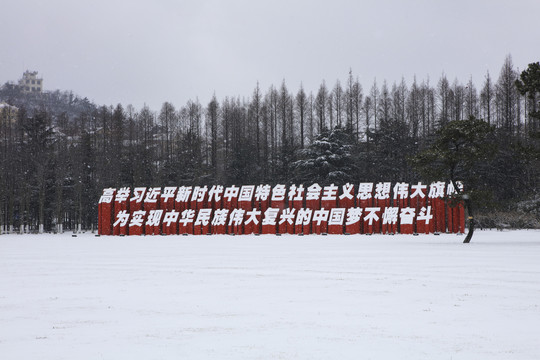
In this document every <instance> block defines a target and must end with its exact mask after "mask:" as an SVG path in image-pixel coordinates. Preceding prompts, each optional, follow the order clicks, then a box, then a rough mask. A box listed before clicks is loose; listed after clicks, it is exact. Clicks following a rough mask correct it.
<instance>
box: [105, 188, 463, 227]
mask: <svg viewBox="0 0 540 360" xmlns="http://www.w3.org/2000/svg"><path fill="white" fill-rule="evenodd" d="M458 186H460V187H461V184H458ZM455 195H456V189H455V187H454V184H453V183H445V182H442V181H439V182H434V183H432V184H430V185H427V184H422V183H417V184H408V183H403V182H398V183H395V184H392V183H390V182H380V183H360V184H358V186H355V185H354V184H349V183H347V184H345V185H342V186H337V185H334V184H331V185H328V186H320V185H319V184H312V185H311V186H309V187H304V186H303V185H298V186H296V185H290V186H289V187H287V186H285V185H281V184H278V185H275V186H274V187H271V186H270V185H257V186H255V185H243V186H235V185H231V186H229V187H224V186H222V185H213V186H211V187H208V186H207V185H205V186H180V187H176V186H172V187H165V188H163V189H162V188H159V187H154V188H146V187H136V188H134V189H130V188H120V189H113V188H107V189H104V190H103V195H102V196H101V197H100V199H99V225H98V231H99V234H100V235H159V234H166V235H174V234H193V235H201V234H323V233H324V234H326V233H328V234H374V233H383V234H396V233H402V234H413V233H426V234H427V233H442V232H453V233H463V232H464V231H465V211H464V207H463V203H462V202H460V201H457V200H456V199H455V197H454V196H455Z"/></svg>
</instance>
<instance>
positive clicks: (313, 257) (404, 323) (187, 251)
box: [0, 231, 540, 360]
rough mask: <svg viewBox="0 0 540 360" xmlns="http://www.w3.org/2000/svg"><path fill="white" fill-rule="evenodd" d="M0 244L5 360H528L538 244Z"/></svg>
mask: <svg viewBox="0 0 540 360" xmlns="http://www.w3.org/2000/svg"><path fill="white" fill-rule="evenodd" d="M462 241H463V236H457V235H441V236H432V235H424V236H416V237H415V236H408V235H398V236H388V235H387V236H382V235H381V236H377V235H376V236H366V235H361V236H343V235H341V236H316V235H311V236H304V237H299V236H294V235H285V236H281V237H277V236H271V235H264V236H226V235H224V236H167V237H161V236H155V237H151V236H147V237H95V236H93V235H92V234H83V235H79V236H78V237H72V236H71V234H65V235H26V236H20V235H5V236H4V235H2V236H0V273H1V274H2V276H1V277H0V358H1V359H55V360H56V359H78V360H79V359H88V360H90V359H92V360H94V359H111V360H112V359H400V360H403V359H415V360H416V359H475V360H476V359H501V360H502V359H504V360H507V359H519V360H526V359H531V360H532V359H538V358H540V345H539V340H538V339H540V325H539V324H540V231H513V232H495V231H478V232H477V233H475V236H474V237H473V240H472V243H471V244H468V245H466V244H462V243H461V242H462Z"/></svg>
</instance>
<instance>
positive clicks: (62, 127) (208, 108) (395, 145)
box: [0, 56, 540, 232]
mask: <svg viewBox="0 0 540 360" xmlns="http://www.w3.org/2000/svg"><path fill="white" fill-rule="evenodd" d="M533 65H534V64H531V65H529V69H533V67H532V66H533ZM530 73H533V71H532V70H531V71H530ZM519 79H520V73H519V72H518V71H517V70H516V69H515V67H514V65H513V63H512V59H511V57H510V56H508V57H507V58H506V60H505V61H504V63H503V65H502V68H501V71H500V73H499V74H498V76H494V75H492V74H489V73H487V74H486V75H485V77H484V81H483V83H482V84H479V85H478V86H477V85H475V84H474V83H473V82H472V79H469V80H468V81H467V82H466V83H465V84H463V83H461V82H459V81H458V80H453V81H450V80H449V79H447V77H446V76H445V75H444V74H443V75H442V76H441V77H440V79H438V80H437V81H435V82H432V81H431V80H430V79H424V80H417V79H414V81H413V82H412V84H407V83H406V82H405V80H404V79H402V80H401V81H399V82H395V83H392V84H391V85H390V84H388V83H387V82H386V81H383V82H379V81H377V80H375V81H374V82H373V83H372V84H369V85H368V86H366V87H364V86H362V85H361V84H360V83H359V81H358V79H357V77H355V76H354V74H353V73H352V71H350V72H349V75H348V77H347V79H346V80H345V81H344V82H343V83H342V82H340V81H339V80H338V81H336V83H335V84H334V85H333V86H329V85H327V84H326V83H325V82H323V83H322V84H321V85H320V87H319V88H318V89H314V90H309V91H308V90H306V89H304V88H303V87H302V85H300V87H299V89H298V90H296V92H292V91H291V90H289V88H288V87H287V84H286V83H285V81H283V82H282V83H281V84H280V85H279V86H277V87H275V86H271V87H270V88H269V89H266V90H263V89H260V88H259V86H258V84H257V85H256V86H255V89H254V90H253V93H252V94H251V95H250V96H247V97H225V98H223V99H220V100H218V98H217V97H216V96H215V95H214V96H213V97H212V99H211V100H210V101H209V102H208V103H207V104H201V103H199V101H198V100H190V101H188V102H187V103H186V104H184V105H182V106H180V107H176V106H174V105H173V104H172V103H170V102H165V103H163V105H162V107H161V109H159V111H155V110H153V109H150V108H149V107H147V106H144V107H143V108H142V109H135V108H134V107H133V106H131V105H128V106H125V107H124V106H122V105H120V104H118V105H116V106H97V105H95V104H92V103H91V102H89V101H88V100H87V99H86V98H85V99H81V98H80V97H78V96H76V95H73V94H72V93H71V92H60V91H55V92H46V93H44V94H41V95H36V94H23V93H21V92H20V90H19V89H18V88H17V86H15V85H12V84H9V83H7V84H5V85H4V86H3V87H2V88H1V89H0V102H5V103H7V104H10V105H12V106H14V107H16V108H18V110H14V107H7V106H4V107H3V108H0V145H1V150H0V173H1V177H0V226H1V228H2V231H3V232H5V231H21V230H20V229H21V228H22V230H23V231H28V232H33V231H57V230H59V229H60V228H63V229H64V230H68V229H69V230H89V229H93V228H95V227H96V223H97V201H98V199H99V196H100V194H101V191H102V189H103V188H105V187H116V188H118V187H122V186H129V187H135V186H173V185H177V186H179V185H186V184H189V185H205V184H222V185H229V184H238V185H241V184H260V183H267V184H276V183H284V184H292V183H296V184H298V183H310V184H311V183H313V182H315V181H317V182H319V184H321V185H322V184H329V183H336V184H343V183H345V182H351V183H359V182H363V181H373V182H377V181H392V182H397V181H410V182H413V181H426V182H427V181H430V180H433V179H429V178H428V177H429V174H427V173H425V172H422V171H421V169H420V167H418V166H417V165H418V164H416V163H417V162H415V159H418V155H419V154H421V153H422V151H424V150H426V149H428V148H429V147H430V146H431V144H432V143H434V141H435V140H436V139H437V136H439V134H440V130H441V129H444V128H445V126H447V125H448V124H449V123H451V122H453V121H460V120H468V119H482V120H483V121H484V122H485V123H487V124H488V125H489V127H490V128H491V129H493V132H492V133H491V135H490V137H491V140H492V142H493V145H494V146H495V148H496V150H495V151H494V155H493V156H490V157H489V158H488V157H486V158H485V159H476V160H479V161H478V165H477V166H474V168H472V170H470V171H473V172H475V179H477V181H478V184H476V185H475V188H476V189H481V193H482V196H481V197H480V198H481V199H482V201H481V203H480V204H479V211H480V212H482V211H483V212H484V213H487V212H488V209H489V211H494V210H497V211H511V210H515V209H520V211H527V212H529V213H532V214H533V216H536V219H537V220H538V216H539V212H540V209H539V208H538V206H539V204H540V195H539V193H538V192H539V191H538V190H539V176H540V159H539V149H540V136H539V134H540V118H539V116H538V106H539V99H540V92H539V91H538V88H536V89H535V88H534V87H532V88H526V87H525V86H524V83H521V85H523V86H520V83H519V81H518V84H516V81H517V80H519ZM522 80H523V79H522ZM537 82H538V80H537ZM415 164H416V165H415ZM442 180H446V179H442ZM523 204H526V205H523ZM524 208H526V209H525V210H523V209H524ZM60 225H61V227H60Z"/></svg>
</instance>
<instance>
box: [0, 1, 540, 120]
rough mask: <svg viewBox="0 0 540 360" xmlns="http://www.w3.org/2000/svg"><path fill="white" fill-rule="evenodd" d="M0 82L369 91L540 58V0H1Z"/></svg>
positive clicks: (97, 93)
mask: <svg viewBox="0 0 540 360" xmlns="http://www.w3.org/2000/svg"><path fill="white" fill-rule="evenodd" d="M0 8H1V14H2V15H1V21H0V83H1V84H3V83H5V82H6V81H15V80H17V79H19V78H20V77H21V75H22V73H23V72H24V71H25V70H27V69H28V70H36V71H38V72H39V74H40V75H41V76H43V78H44V86H45V89H46V90H56V89H60V90H73V91H74V92H75V93H76V94H78V95H80V96H86V97H88V98H89V99H90V100H93V101H95V102H96V103H98V104H99V105H115V104H117V103H122V104H123V105H127V104H133V105H134V106H135V107H137V108H140V107H141V106H142V105H143V104H145V103H146V104H148V105H149V106H150V107H151V108H152V109H153V110H159V109H160V107H161V104H162V103H163V102H164V101H170V102H172V103H173V104H174V105H175V106H177V107H179V106H182V105H184V104H185V103H186V101H187V100H188V99H195V98H198V99H199V100H200V101H201V103H202V104H203V105H206V103H207V102H208V101H209V100H210V97H211V96H212V94H213V93H214V92H215V93H216V96H217V97H218V99H222V98H224V97H225V96H241V97H249V96H251V94H252V92H253V89H254V88H255V86H256V83H257V81H258V82H259V83H260V87H261V89H262V90H263V91H266V90H267V89H268V87H269V86H270V85H272V84H274V85H275V86H280V85H281V82H282V81H283V80H285V82H286V84H287V86H288V88H289V91H292V92H294V93H296V91H297V90H298V89H299V86H300V83H303V85H304V88H305V89H306V91H308V92H309V91H313V92H314V93H315V92H316V91H317V89H318V87H319V85H320V84H321V82H322V80H325V81H326V83H327V85H328V86H329V87H330V88H331V87H333V86H334V84H335V82H336V80H338V79H339V80H340V81H341V82H342V84H344V83H345V81H346V79H347V75H348V72H349V69H352V71H353V74H354V75H355V76H358V77H359V79H360V82H361V83H362V85H363V87H364V92H366V91H367V90H368V89H369V88H370V87H371V85H372V83H373V80H374V78H375V77H376V78H377V81H378V83H379V84H381V83H382V81H383V80H384V79H386V80H387V81H388V83H389V84H392V83H393V82H399V81H401V78H402V76H403V77H404V78H405V80H406V82H407V84H408V85H410V84H411V83H412V80H413V76H414V75H416V77H417V80H419V81H422V80H425V79H427V78H428V76H429V78H430V79H431V82H432V84H435V83H436V82H437V81H438V79H439V78H440V76H441V74H442V73H443V72H444V73H445V74H446V75H447V77H448V79H449V80H450V81H451V82H452V81H453V80H454V79H456V78H457V79H458V81H460V82H461V83H466V82H467V81H468V80H469V78H470V77H471V76H472V78H473V82H474V83H475V85H476V86H477V88H479V87H480V86H481V84H482V82H483V79H484V76H485V74H486V72H487V71H489V72H490V74H491V75H492V76H493V77H494V78H495V79H496V78H497V77H498V75H499V70H500V68H501V66H502V64H503V62H504V59H505V57H506V55H507V54H511V55H512V59H513V62H514V65H515V66H516V68H519V69H520V70H523V69H525V68H526V67H527V64H529V63H531V62H536V61H539V60H540V46H539V44H540V26H538V16H539V14H540V1H538V0H514V1H507V0H491V1H490V0H467V1H466V0H452V1H448V0H445V1H438V0H431V1H430V0H425V1H423V0H407V1H401V0H387V1H384V0H373V1H367V0H361V1H353V0H351V1H347V0H333V1H307V0H305V1H300V0H272V1H269V0H267V1H254V0H251V1H250V0H231V1H225V0H224V1H218V0H209V1H204V0H184V1H173V0H153V1H140V0H132V1H120V0H91V1H84V2H82V1H76V0H47V1H42V0H2V2H1V5H0Z"/></svg>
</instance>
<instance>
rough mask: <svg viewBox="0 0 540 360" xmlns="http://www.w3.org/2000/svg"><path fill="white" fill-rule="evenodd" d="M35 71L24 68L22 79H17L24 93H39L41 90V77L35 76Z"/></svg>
mask: <svg viewBox="0 0 540 360" xmlns="http://www.w3.org/2000/svg"><path fill="white" fill-rule="evenodd" d="M37 74H38V73H37V71H28V70H26V71H25V72H24V74H23V77H22V79H20V80H19V86H20V87H21V89H22V91H23V92H25V93H41V92H42V91H43V78H39V77H38V76H37Z"/></svg>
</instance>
